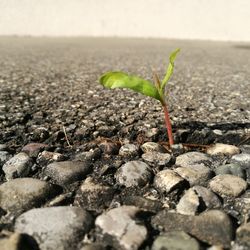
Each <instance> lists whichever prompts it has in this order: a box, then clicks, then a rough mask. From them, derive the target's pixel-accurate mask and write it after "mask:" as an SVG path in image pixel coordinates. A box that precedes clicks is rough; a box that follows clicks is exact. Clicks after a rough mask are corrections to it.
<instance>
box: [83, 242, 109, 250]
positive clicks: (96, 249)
mask: <svg viewBox="0 0 250 250" xmlns="http://www.w3.org/2000/svg"><path fill="white" fill-rule="evenodd" d="M106 249H107V248H106V246H104V245H102V244H101V243H92V244H88V245H85V246H83V247H81V248H80V250H106Z"/></svg>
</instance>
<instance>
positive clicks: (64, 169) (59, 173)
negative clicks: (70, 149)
mask: <svg viewBox="0 0 250 250" xmlns="http://www.w3.org/2000/svg"><path fill="white" fill-rule="evenodd" d="M90 167H91V165H90V164H89V162H87V161H86V162H82V161H61V162H53V163H51V164H49V165H48V166H47V167H46V168H45V171H44V173H45V174H46V175H47V176H49V177H50V178H51V179H52V180H53V181H55V183H57V184H59V185H67V184H71V183H73V182H76V181H79V180H82V179H83V178H84V177H85V176H86V175H87V174H88V173H89V172H90Z"/></svg>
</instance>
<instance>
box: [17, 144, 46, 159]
mask: <svg viewBox="0 0 250 250" xmlns="http://www.w3.org/2000/svg"><path fill="white" fill-rule="evenodd" d="M47 146H48V145H47V144H44V143H29V144H27V145H25V146H24V147H23V148H22V152H25V153H26V154H28V155H29V156H30V157H37V156H38V154H39V152H40V151H41V150H43V149H44V148H45V147H47Z"/></svg>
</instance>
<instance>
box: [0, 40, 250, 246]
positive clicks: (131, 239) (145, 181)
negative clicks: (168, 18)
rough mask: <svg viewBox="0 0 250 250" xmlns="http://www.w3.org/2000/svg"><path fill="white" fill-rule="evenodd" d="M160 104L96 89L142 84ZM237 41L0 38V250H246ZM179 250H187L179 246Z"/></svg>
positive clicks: (249, 121)
mask: <svg viewBox="0 0 250 250" xmlns="http://www.w3.org/2000/svg"><path fill="white" fill-rule="evenodd" d="M177 47H179V48H181V53H180V54H179V55H178V58H177V60H176V68H175V72H174V75H173V77H172V78H171V80H170V82H169V84H168V92H169V96H168V104H169V111H170V116H171V119H172V122H173V132H174V139H175V142H176V144H175V145H174V146H173V147H172V150H170V149H169V147H168V144H167V138H166V131H165V128H164V121H163V115H162V110H161V106H160V104H159V103H157V102H156V101H155V100H151V99H150V98H148V97H144V96H141V95H140V94H137V93H133V92H131V91H129V90H112V91H110V90H106V89H104V88H103V87H102V86H101V85H99V84H98V78H99V76H100V75H101V74H102V73H104V72H105V71H110V70H123V71H126V72H129V73H134V74H137V75H140V76H143V77H145V78H146V79H150V80H152V68H154V69H155V70H156V71H157V72H158V73H159V74H160V75H163V73H164V71H165V69H166V63H167V62H168V55H169V54H170V52H171V51H172V50H174V49H175V48H177ZM249 55H250V46H249V45H248V44H241V43H223V42H205V41H204V42H201V41H175V40H163V39H162V40H160V39H159V40H157V39H118V38H45V37H44V38H31V37H0V250H2V249H8V250H9V249H15V250H21V249H25V250H31V249H40V250H51V249H60V250H75V249H76V250H83V249H85V250H86V249H104V250H113V249H119V250H120V249H121V250H130V249H132V250H136V249H138V250H143V249H145V250H150V249H154V250H158V249H159V250H160V249H165V248H166V249H169V248H170V249H200V250H205V249H210V250H211V249H232V250H247V249H249V232H250V227H249V225H250V212H249V211H250V188H249V184H250V84H249V82H250V57H249ZM185 247H186V248H185Z"/></svg>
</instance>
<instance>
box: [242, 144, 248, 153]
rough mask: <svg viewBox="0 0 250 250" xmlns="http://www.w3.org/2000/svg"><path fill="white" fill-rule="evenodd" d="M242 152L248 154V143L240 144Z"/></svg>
mask: <svg viewBox="0 0 250 250" xmlns="http://www.w3.org/2000/svg"><path fill="white" fill-rule="evenodd" d="M240 150H241V152H242V154H250V145H247V144H244V145H241V146H240Z"/></svg>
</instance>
